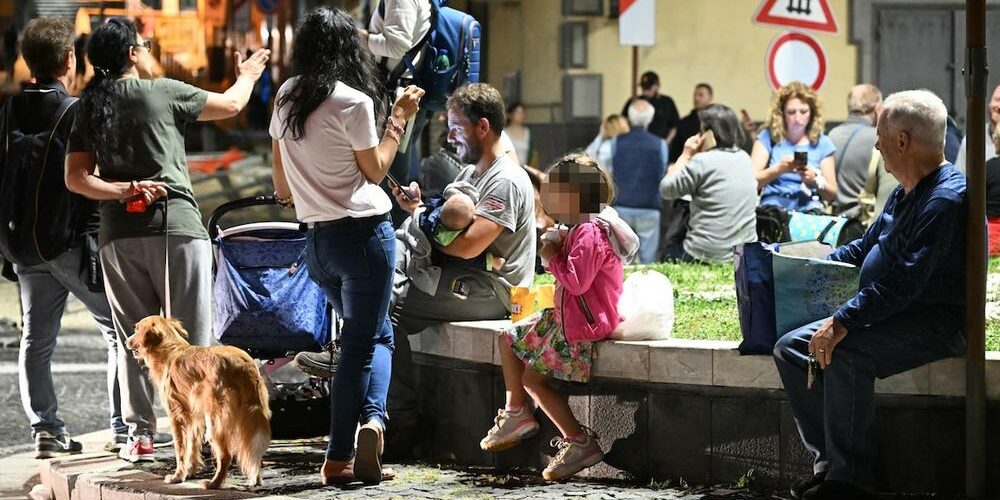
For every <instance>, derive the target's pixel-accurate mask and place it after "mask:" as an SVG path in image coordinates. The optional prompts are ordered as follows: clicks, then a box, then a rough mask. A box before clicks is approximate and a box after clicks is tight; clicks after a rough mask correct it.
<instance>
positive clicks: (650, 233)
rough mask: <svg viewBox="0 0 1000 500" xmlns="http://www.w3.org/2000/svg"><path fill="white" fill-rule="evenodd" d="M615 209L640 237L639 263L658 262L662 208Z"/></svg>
mask: <svg viewBox="0 0 1000 500" xmlns="http://www.w3.org/2000/svg"><path fill="white" fill-rule="evenodd" d="M615 210H617V211H618V216H619V217H621V218H622V220H623V221H625V223H626V224H628V225H629V227H631V228H632V230H633V231H635V234H636V235H637V236H638V237H639V263H640V264H652V263H654V262H656V251H657V250H658V249H659V248H660V209H659V208H632V207H615Z"/></svg>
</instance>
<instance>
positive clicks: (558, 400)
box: [504, 348, 583, 438]
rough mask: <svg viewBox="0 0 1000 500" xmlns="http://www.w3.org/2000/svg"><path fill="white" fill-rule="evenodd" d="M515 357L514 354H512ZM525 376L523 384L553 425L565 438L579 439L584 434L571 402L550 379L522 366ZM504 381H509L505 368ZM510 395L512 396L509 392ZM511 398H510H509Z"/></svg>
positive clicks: (522, 377)
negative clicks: (571, 407)
mask: <svg viewBox="0 0 1000 500" xmlns="http://www.w3.org/2000/svg"><path fill="white" fill-rule="evenodd" d="M508 350H509V348H508ZM511 355H513V352H512V353H511ZM521 369H522V373H523V375H522V376H521V383H522V384H523V386H524V388H525V390H527V391H528V394H530V395H531V398H532V399H534V400H535V403H536V404H537V405H538V406H540V407H541V408H542V411H544V412H545V414H546V415H548V417H549V419H550V420H552V423H554V424H556V427H557V428H559V432H560V433H562V435H563V437H564V438H570V437H574V438H575V437H579V436H581V435H582V434H583V428H582V427H580V422H579V421H578V420H577V419H576V417H575V416H574V415H573V410H571V409H570V407H569V401H568V399H567V398H565V397H564V396H563V395H562V394H560V393H558V392H556V391H555V389H553V388H552V387H550V386H549V383H548V378H547V377H546V376H544V375H542V374H540V373H538V372H536V371H535V370H532V369H525V368H524V367H523V365H522V366H521ZM504 380H505V381H506V380H507V368H506V366H504ZM508 394H510V393H509V392H508ZM508 397H509V396H508Z"/></svg>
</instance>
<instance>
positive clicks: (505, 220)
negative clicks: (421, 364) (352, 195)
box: [386, 83, 535, 458]
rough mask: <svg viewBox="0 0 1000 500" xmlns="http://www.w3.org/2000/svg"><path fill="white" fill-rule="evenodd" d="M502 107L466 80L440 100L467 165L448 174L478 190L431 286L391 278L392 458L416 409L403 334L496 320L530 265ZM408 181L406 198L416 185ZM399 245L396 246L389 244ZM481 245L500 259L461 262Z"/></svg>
mask: <svg viewBox="0 0 1000 500" xmlns="http://www.w3.org/2000/svg"><path fill="white" fill-rule="evenodd" d="M504 115H505V109H504V104H503V99H502V98H501V97H500V92H498V91H497V90H496V89H495V88H493V87H491V86H489V85H486V84H481V83H477V84H472V85H467V86H464V87H462V88H460V89H458V90H456V91H455V93H454V94H453V95H452V96H451V98H450V99H449V100H448V142H450V143H451V144H452V145H454V146H455V149H456V151H457V153H458V156H459V158H460V159H461V160H462V162H463V163H465V164H468V165H469V166H467V167H466V168H465V169H463V170H462V171H461V172H460V173H459V174H458V178H456V179H455V180H456V181H465V182H469V183H471V184H473V185H474V186H476V188H477V189H479V192H480V198H479V203H478V205H477V206H476V219H475V221H473V223H472V224H471V225H470V226H469V227H468V228H467V229H466V230H465V231H464V232H463V233H462V234H461V235H460V236H458V237H457V238H456V239H455V240H454V241H452V242H451V244H449V245H448V246H446V247H441V248H439V250H440V251H441V253H443V254H445V255H446V256H451V257H455V258H456V261H455V262H447V258H445V259H444V261H443V262H441V279H440V280H439V282H438V289H437V292H436V293H434V294H433V295H431V294H427V293H424V292H423V291H421V290H420V289H419V288H417V287H415V286H408V283H406V280H405V279H404V280H402V282H401V283H398V285H399V286H397V290H396V293H395V296H394V300H393V304H392V305H391V306H390V311H389V312H390V315H391V317H392V321H393V326H394V327H395V332H394V333H395V334H396V336H395V342H396V348H395V351H394V353H393V360H392V381H391V382H390V384H389V412H390V413H391V414H392V421H391V422H390V425H389V428H388V429H387V434H386V453H387V454H388V455H391V456H393V458H399V457H400V456H403V455H406V454H408V453H410V452H411V450H412V448H413V446H414V444H415V440H416V439H419V438H420V436H422V435H424V433H423V432H422V431H421V430H420V429H419V424H420V422H419V408H418V403H419V401H418V398H417V394H418V393H417V390H416V386H415V384H416V379H415V374H414V369H413V360H412V355H411V353H410V342H409V339H408V338H407V335H409V334H414V333H419V332H420V331H421V330H423V329H425V328H427V327H428V326H431V325H433V324H437V323H443V322H447V321H462V320H466V321H469V320H484V319H501V318H505V317H507V316H508V314H509V311H510V287H511V286H513V285H519V286H528V285H530V284H531V282H532V278H533V273H534V268H535V198H534V196H535V191H534V189H533V188H532V185H531V180H530V179H529V178H528V174H527V172H525V170H524V169H523V168H522V167H521V166H520V165H518V164H517V163H515V162H514V161H512V160H511V159H510V157H509V156H508V155H506V154H505V151H504V148H503V146H502V145H501V143H500V133H501V132H502V131H503V125H504ZM415 188H416V186H411V188H410V189H412V190H413V191H411V192H410V195H412V197H413V198H416V199H418V200H419V195H420V193H419V190H418V189H415ZM395 194H396V200H397V201H398V202H399V204H400V206H401V207H403V208H404V209H407V210H408V211H409V212H411V213H412V212H413V210H414V209H415V208H416V207H417V206H418V205H419V201H415V202H408V201H407V200H406V199H404V198H403V197H402V196H401V195H400V192H399V190H396V191H395ZM400 247H402V245H397V249H399V248H400ZM485 251H489V252H490V253H491V254H493V255H494V256H496V257H501V258H503V259H505V260H506V262H505V263H504V265H503V266H502V267H501V268H500V269H499V270H498V271H497V272H492V273H488V272H485V271H483V270H480V269H471V268H468V267H465V266H462V265H461V264H460V263H459V262H458V261H457V259H470V258H473V257H476V256H479V255H481V254H482V253H483V252H485Z"/></svg>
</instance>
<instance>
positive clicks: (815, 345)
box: [809, 316, 847, 369]
mask: <svg viewBox="0 0 1000 500" xmlns="http://www.w3.org/2000/svg"><path fill="white" fill-rule="evenodd" d="M846 336H847V328H846V327H845V326H844V325H843V324H841V323H840V322H839V321H837V320H836V319H834V318H833V317H832V316H831V317H829V318H827V319H826V321H824V322H823V324H822V325H821V326H820V327H819V330H816V333H814V334H813V336H812V339H810V340H809V354H812V355H813V356H815V357H816V361H817V362H818V363H819V367H820V368H823V369H826V367H827V366H829V365H830V363H832V362H833V350H834V349H835V348H836V347H837V344H839V343H840V341H841V340H844V337H846Z"/></svg>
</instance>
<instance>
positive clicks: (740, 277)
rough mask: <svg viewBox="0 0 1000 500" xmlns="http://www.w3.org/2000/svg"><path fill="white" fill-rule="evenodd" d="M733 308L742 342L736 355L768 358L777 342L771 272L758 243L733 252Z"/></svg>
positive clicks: (768, 257)
mask: <svg viewBox="0 0 1000 500" xmlns="http://www.w3.org/2000/svg"><path fill="white" fill-rule="evenodd" d="M733 254H734V261H735V263H736V304H737V309H738V311H739V315H740V330H741V331H742V333H743V342H741V343H740V346H739V351H740V354H769V353H770V352H771V351H772V350H773V349H774V343H775V341H777V337H776V335H775V331H776V330H775V319H774V272H773V256H774V254H773V253H772V252H771V250H770V248H769V247H768V246H767V245H766V244H764V243H760V242H755V243H746V244H743V245H739V246H737V247H735V248H734V249H733Z"/></svg>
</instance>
